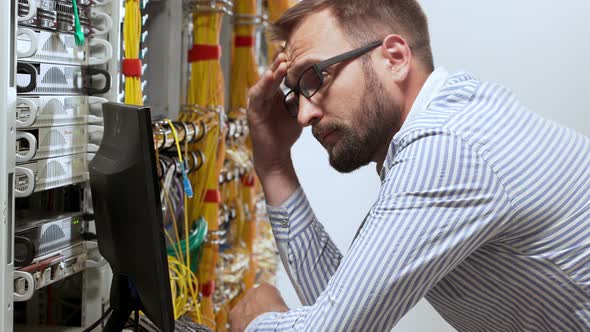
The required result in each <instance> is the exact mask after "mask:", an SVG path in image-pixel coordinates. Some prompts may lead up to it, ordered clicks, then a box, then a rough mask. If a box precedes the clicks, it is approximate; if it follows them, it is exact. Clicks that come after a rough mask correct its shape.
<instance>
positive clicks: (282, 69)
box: [269, 62, 288, 95]
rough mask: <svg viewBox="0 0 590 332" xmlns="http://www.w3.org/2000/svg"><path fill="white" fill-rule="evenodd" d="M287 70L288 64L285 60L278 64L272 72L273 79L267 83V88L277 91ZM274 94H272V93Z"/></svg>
mask: <svg viewBox="0 0 590 332" xmlns="http://www.w3.org/2000/svg"><path fill="white" fill-rule="evenodd" d="M287 70H288V65H287V63H286V62H283V63H281V64H280V65H279V67H278V68H277V70H276V71H275V72H274V74H273V79H272V81H271V83H270V84H269V85H270V87H269V90H271V91H275V93H276V91H278V90H279V88H280V86H281V83H282V82H283V79H285V76H287ZM273 95H274V94H273Z"/></svg>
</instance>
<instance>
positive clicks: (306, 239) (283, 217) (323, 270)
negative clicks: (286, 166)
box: [267, 188, 342, 305]
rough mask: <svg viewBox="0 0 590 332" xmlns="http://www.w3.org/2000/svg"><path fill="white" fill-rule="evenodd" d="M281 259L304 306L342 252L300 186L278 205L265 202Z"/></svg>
mask: <svg viewBox="0 0 590 332" xmlns="http://www.w3.org/2000/svg"><path fill="white" fill-rule="evenodd" d="M267 212H268V216H269V220H270V224H271V226H272V229H273V233H274V237H275V240H276V242H277V247H278V250H279V255H280V257H281V261H282V262H283V265H284V266H285V269H286V271H287V274H288V275H289V278H290V279H291V282H292V284H293V286H294V288H295V291H296V292H297V294H298V296H299V299H300V300H301V302H302V303H303V304H304V305H311V304H313V303H314V302H315V301H316V299H317V298H318V296H319V295H320V294H321V293H322V291H323V290H324V289H325V288H326V285H327V284H328V281H329V280H330V277H332V275H333V274H334V272H335V271H336V269H337V268H338V265H340V260H341V259H342V255H341V254H340V251H339V250H338V248H337V247H336V245H335V244H334V242H332V240H331V239H330V237H329V235H328V234H327V233H326V231H325V230H324V227H323V226H322V225H321V224H320V223H319V222H318V220H317V219H316V217H315V214H314V213H313V210H312V209H311V206H310V204H309V201H308V200H307V197H306V196H305V193H304V192H303V190H302V189H301V188H299V189H297V191H295V192H294V193H293V194H292V195H291V196H290V197H289V198H288V199H287V200H286V201H285V202H284V203H283V204H282V205H281V206H278V207H273V206H270V205H267Z"/></svg>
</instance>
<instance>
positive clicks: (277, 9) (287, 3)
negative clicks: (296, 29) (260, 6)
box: [266, 0, 296, 64]
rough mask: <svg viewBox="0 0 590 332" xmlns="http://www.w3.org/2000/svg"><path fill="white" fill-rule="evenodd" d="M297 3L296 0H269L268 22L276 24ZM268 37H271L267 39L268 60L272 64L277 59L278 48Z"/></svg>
mask: <svg viewBox="0 0 590 332" xmlns="http://www.w3.org/2000/svg"><path fill="white" fill-rule="evenodd" d="M295 3H296V1H294V0H268V20H269V21H270V22H271V23H273V22H276V21H277V20H278V19H279V18H280V17H281V15H283V13H284V12H285V11H287V9H289V8H290V7H292V6H293V5H295ZM268 37H269V36H267V39H266V41H267V45H268V58H267V59H268V62H269V64H270V63H272V62H273V60H274V58H275V55H276V50H277V48H278V46H277V45H274V44H273V43H272V42H271V40H270V38H268Z"/></svg>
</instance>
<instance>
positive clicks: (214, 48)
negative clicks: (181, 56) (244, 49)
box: [188, 44, 221, 62]
mask: <svg viewBox="0 0 590 332" xmlns="http://www.w3.org/2000/svg"><path fill="white" fill-rule="evenodd" d="M219 58H221V46H219V45H203V44H197V45H193V48H191V49H190V50H189V51H188V62H197V61H207V60H217V59H219Z"/></svg>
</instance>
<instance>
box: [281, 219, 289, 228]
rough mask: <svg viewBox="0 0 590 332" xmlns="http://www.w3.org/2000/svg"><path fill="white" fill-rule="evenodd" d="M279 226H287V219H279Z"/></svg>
mask: <svg viewBox="0 0 590 332" xmlns="http://www.w3.org/2000/svg"><path fill="white" fill-rule="evenodd" d="M281 226H283V228H287V227H289V220H287V219H283V220H281Z"/></svg>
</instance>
